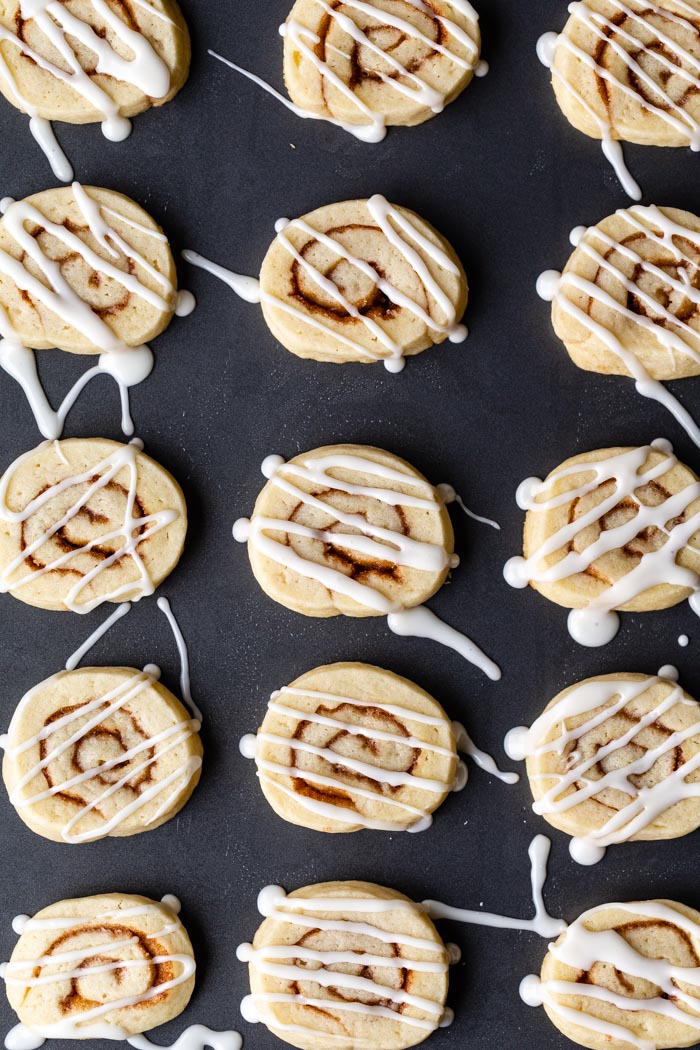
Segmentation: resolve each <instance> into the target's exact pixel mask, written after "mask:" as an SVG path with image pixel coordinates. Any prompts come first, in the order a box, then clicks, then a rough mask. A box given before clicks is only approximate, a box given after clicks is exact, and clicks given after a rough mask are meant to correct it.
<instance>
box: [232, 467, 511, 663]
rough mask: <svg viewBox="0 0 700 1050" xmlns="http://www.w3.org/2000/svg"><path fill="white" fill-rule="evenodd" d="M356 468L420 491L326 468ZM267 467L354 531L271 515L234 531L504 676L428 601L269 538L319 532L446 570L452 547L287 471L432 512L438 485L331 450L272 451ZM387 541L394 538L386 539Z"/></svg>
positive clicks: (352, 547) (392, 624)
mask: <svg viewBox="0 0 700 1050" xmlns="http://www.w3.org/2000/svg"><path fill="white" fill-rule="evenodd" d="M339 467H340V468H344V469H348V470H358V471H360V472H361V473H364V474H369V475H371V476H372V477H376V478H377V479H378V480H379V481H382V480H384V481H393V482H395V483H399V484H403V485H406V484H408V485H410V486H411V487H413V488H417V489H418V490H419V491H420V492H421V493H422V495H421V496H412V495H406V494H404V493H402V492H399V491H397V490H396V489H392V488H380V487H374V486H371V487H366V486H362V485H360V486H358V485H352V484H350V483H348V482H344V481H339V480H338V479H336V478H334V477H333V476H332V475H331V474H330V473H328V471H330V470H332V469H333V468H339ZM262 471H263V474H264V475H265V476H266V477H267V478H268V479H269V480H270V481H272V482H273V483H274V484H275V485H276V486H277V487H278V488H280V489H282V491H284V492H286V493H288V494H290V495H293V496H294V497H295V498H296V499H298V500H299V503H301V504H304V505H306V506H310V507H315V508H317V509H320V510H322V511H323V512H324V514H327V515H328V516H329V517H331V518H333V519H334V520H335V521H337V522H338V523H339V524H342V525H344V526H346V527H350V528H352V529H353V530H354V531H353V532H352V533H346V532H343V533H337V532H333V531H329V530H321V529H313V528H309V527H308V526H306V525H302V524H300V523H299V522H296V521H290V520H282V519H279V518H268V517H265V516H264V515H257V514H256V515H255V516H254V517H253V518H252V519H248V518H239V519H238V520H237V521H236V522H235V524H234V526H233V536H234V539H235V540H237V541H238V542H239V543H245V542H247V543H249V544H250V545H251V546H252V547H254V548H255V549H256V550H258V551H259V552H260V553H261V554H263V555H265V557H268V558H270V559H271V560H272V561H275V562H277V563H278V564H280V565H284V566H286V568H288V569H291V570H293V571H294V572H296V573H298V574H299V575H300V576H303V577H305V578H307V579H312V580H316V581H317V582H318V583H320V584H322V585H323V586H324V587H326V588H328V590H329V591H336V592H337V593H338V594H342V595H345V596H346V597H348V598H351V599H352V600H353V601H356V602H357V603H358V604H359V605H363V606H365V607H366V608H368V609H372V610H373V611H374V612H375V613H376V614H378V615H383V616H386V617H387V623H388V626H389V629H390V630H391V631H393V632H394V633H395V634H398V635H402V636H407V637H417V638H430V639H432V640H433V641H437V642H439V643H440V644H442V645H446V646H448V647H449V648H452V649H454V650H455V651H456V652H459V653H460V654H461V655H462V656H463V657H464V658H465V659H466V660H469V661H470V662H471V663H473V664H475V665H476V666H477V667H479V668H480V669H481V670H482V671H483V672H484V674H486V675H488V677H489V678H491V679H492V680H493V681H497V680H498V679H499V678H500V676H501V671H500V668H499V667H498V666H497V665H496V664H495V663H494V662H493V661H492V660H490V659H489V657H487V656H486V655H485V653H483V652H482V651H481V650H480V649H479V648H478V646H476V645H475V643H474V642H472V641H471V639H469V638H467V637H466V636H465V635H463V634H461V633H460V632H459V631H456V630H455V629H454V628H452V627H449V626H448V625H447V624H444V623H443V622H442V621H441V620H439V619H438V617H437V616H435V614H434V613H432V612H431V611H430V610H429V609H426V608H424V607H422V606H421V607H419V608H412V609H404V608H402V607H401V606H400V605H398V604H397V603H396V602H393V601H392V600H391V599H390V598H387V597H386V595H384V594H383V593H381V591H379V590H377V589H376V588H375V587H373V586H372V585H371V584H369V583H363V582H362V581H361V580H356V579H353V578H352V577H350V576H346V575H345V574H344V573H342V572H340V571H339V570H338V569H333V568H331V567H330V566H329V565H324V564H320V563H318V562H314V561H311V560H309V559H307V558H304V557H303V556H302V555H300V554H298V553H297V551H296V550H294V548H293V547H291V546H290V545H288V544H287V543H281V542H279V541H278V540H275V539H272V537H271V536H270V535H268V533H269V532H281V533H284V535H285V536H300V537H305V538H309V539H314V540H321V541H324V540H326V539H328V542H331V543H335V544H339V543H341V542H342V546H343V548H344V549H346V550H348V551H351V552H356V553H358V554H362V555H364V556H368V557H373V558H376V559H377V560H379V561H391V562H393V564H394V565H397V566H408V567H410V568H413V569H417V570H423V571H426V572H441V571H444V570H446V569H448V568H452V567H455V566H456V565H457V564H458V559H456V558H455V556H452V555H449V554H448V553H447V551H446V550H445V548H444V547H441V546H438V545H437V544H434V543H428V542H424V541H421V540H414V539H412V538H411V537H410V536H406V535H404V534H403V533H401V532H398V531H396V530H393V529H387V528H383V527H381V526H375V525H372V524H371V523H370V522H368V521H366V520H365V518H364V516H362V515H360V514H348V513H345V512H343V511H341V510H338V509H337V508H336V507H334V506H333V505H332V504H331V503H330V502H327V501H326V500H324V499H323V498H322V497H321V496H313V495H311V494H309V493H307V492H305V491H304V490H303V489H302V488H300V487H299V486H297V485H295V484H294V483H293V481H291V480H289V479H290V478H295V477H298V478H301V479H304V480H306V481H310V482H312V483H313V484H314V485H317V486H320V487H325V488H326V489H327V490H330V491H339V492H344V493H349V494H351V495H356V496H366V497H369V498H370V499H374V500H377V501H379V502H380V503H383V504H385V505H387V506H391V507H402V506H403V507H414V508H418V509H421V510H425V511H428V512H431V511H435V510H436V509H439V507H440V505H441V504H440V500H439V498H438V495H437V492H436V490H435V489H434V488H433V486H432V485H430V484H429V482H427V481H421V480H419V479H416V478H412V477H410V476H408V475H406V474H403V473H401V472H399V471H396V470H392V469H391V468H389V467H384V466H382V465H381V464H379V463H376V462H374V461H373V460H371V459H366V458H364V457H356V456H349V455H332V454H331V455H328V456H325V457H324V458H323V459H313V460H311V459H309V460H307V461H306V462H305V463H303V464H296V463H294V464H293V463H286V462H285V461H284V459H282V457H281V456H268V457H267V459H265V460H264V462H263V465H262ZM388 544H390V545H391V546H388Z"/></svg>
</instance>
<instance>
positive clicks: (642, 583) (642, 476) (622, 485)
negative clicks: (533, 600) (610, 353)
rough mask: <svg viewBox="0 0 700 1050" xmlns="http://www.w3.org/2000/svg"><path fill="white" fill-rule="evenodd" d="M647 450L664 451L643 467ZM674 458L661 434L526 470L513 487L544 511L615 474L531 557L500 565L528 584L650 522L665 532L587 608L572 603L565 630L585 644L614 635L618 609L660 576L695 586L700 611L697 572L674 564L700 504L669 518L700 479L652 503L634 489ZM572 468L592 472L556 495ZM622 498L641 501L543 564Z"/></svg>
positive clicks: (695, 524) (587, 558)
mask: <svg viewBox="0 0 700 1050" xmlns="http://www.w3.org/2000/svg"><path fill="white" fill-rule="evenodd" d="M652 451H656V452H661V453H662V454H663V458H662V459H661V461H660V462H659V463H657V464H656V465H655V466H653V467H649V468H647V469H646V470H644V471H643V472H642V468H643V467H644V464H645V463H646V461H647V459H648V457H649V455H650V454H651V453H652ZM677 463H678V460H677V459H676V457H675V455H674V454H673V448H672V446H671V445H670V443H669V442H668V441H665V440H662V439H658V440H656V441H653V442H652V444H651V445H644V446H641V447H640V448H632V449H630V450H628V451H625V452H621V453H618V454H617V455H613V456H610V457H609V458H607V459H600V460H597V461H595V462H587V463H576V464H573V465H572V466H568V467H565V468H562V469H560V470H557V471H555V472H554V473H553V474H551V475H550V477H549V478H548V479H547V480H546V481H541V480H540V479H539V478H528V479H527V480H526V481H524V482H523V483H522V484H521V485H520V487H519V489H518V494H517V502H518V506H519V507H521V508H522V509H523V510H528V511H530V512H534V513H536V512H540V513H544V512H547V511H549V510H553V509H555V508H557V507H561V506H562V505H564V504H566V503H569V502H571V501H573V500H576V499H580V498H582V497H583V496H585V495H586V494H588V493H589V492H592V491H594V490H595V489H596V488H598V486H599V485H602V484H604V483H605V482H606V481H614V482H615V485H614V490H613V492H612V494H611V495H610V496H608V497H607V498H606V499H604V500H603V501H602V502H601V503H599V504H598V505H597V506H596V507H593V508H592V509H591V510H589V511H588V512H587V513H586V514H583V515H581V517H580V518H578V519H577V520H574V521H572V522H570V523H569V524H567V525H564V526H562V527H561V528H559V529H557V531H556V532H554V533H553V534H552V535H551V536H550V537H549V538H548V539H546V540H545V541H544V542H543V543H542V544H541V545H540V546H539V547H538V549H537V550H536V551H534V553H533V554H531V555H530V557H529V558H524V557H516V558H511V559H510V561H508V562H507V563H506V566H505V569H504V575H505V578H506V580H507V582H508V583H509V584H510V585H511V586H512V587H526V586H527V585H528V584H529V583H531V582H532V581H533V580H536V581H542V582H544V581H547V582H551V581H557V580H564V579H566V578H568V577H569V576H573V575H575V574H576V573H579V572H584V571H585V570H586V569H587V568H588V567H589V566H590V565H591V564H592V563H593V562H595V561H596V560H597V559H598V558H600V557H602V556H603V555H604V554H607V553H609V552H610V551H613V550H616V549H617V548H619V547H623V546H624V545H625V544H626V543H629V542H630V541H631V540H632V539H634V537H635V536H637V535H638V534H639V533H640V532H641V531H643V530H644V529H651V528H654V529H657V530H658V531H659V532H662V533H664V534H665V536H666V542H665V543H664V544H663V546H661V547H659V548H658V549H657V550H654V551H649V552H648V553H647V554H645V555H644V557H642V558H641V559H640V561H639V562H638V563H637V565H636V566H635V567H634V568H633V569H631V570H630V571H629V572H628V573H626V574H625V575H624V576H622V577H621V578H620V579H619V580H617V581H616V582H615V583H612V584H611V585H610V586H609V587H606V588H605V589H604V590H603V591H601V592H600V594H599V595H598V596H597V597H595V598H592V599H591V600H590V601H589V602H588V604H587V606H586V607H585V608H583V609H574V610H572V612H571V613H570V615H569V630H570V631H571V633H572V634H573V636H574V638H575V639H576V640H577V641H582V642H583V644H588V645H599V644H604V643H605V642H607V641H609V640H610V638H612V637H614V635H615V633H616V632H617V628H618V626H619V617H618V615H617V613H616V612H615V610H616V609H618V608H619V607H620V606H622V605H625V604H626V603H627V602H630V601H632V600H633V599H635V598H637V597H638V596H639V595H640V594H643V593H644V591H646V590H648V589H649V588H651V587H655V586H658V585H660V584H668V585H673V586H677V587H687V588H689V589H690V590H692V591H693V596H692V597H691V599H690V605H691V608H692V609H693V611H694V612H699V610H698V603H697V600H696V599H697V595H698V592H699V591H700V578H699V577H698V575H697V574H696V573H695V572H693V571H692V570H691V569H686V568H683V567H682V566H681V565H679V564H678V563H677V561H676V558H677V556H678V554H679V553H680V552H681V551H682V550H683V549H684V548H685V547H686V546H687V544H688V543H689V542H690V540H691V539H692V537H693V535H694V534H695V532H697V530H698V529H700V510H698V511H696V512H695V513H694V514H690V515H686V517H685V520H683V521H680V522H674V519H676V518H677V517H680V516H683V515H684V514H685V512H686V511H687V510H688V508H689V507H690V506H691V504H692V503H693V502H695V501H696V500H697V499H698V498H700V482H692V483H690V484H689V485H687V486H686V487H685V488H683V489H682V490H681V491H680V492H678V493H676V494H675V495H672V496H669V497H668V499H665V500H663V502H661V503H659V504H658V505H657V506H647V505H645V504H644V503H642V502H641V500H640V499H639V498H638V496H637V494H636V492H637V490H638V489H640V488H642V487H643V486H644V485H646V484H648V483H649V482H651V481H654V480H656V479H659V478H663V476H664V475H665V474H667V473H668V472H669V471H670V470H672V469H673V468H674V467H675V466H676V464H677ZM577 474H578V475H585V476H587V477H588V479H589V480H587V481H584V482H581V483H580V484H579V485H578V486H576V487H574V488H570V489H567V490H566V491H565V492H562V493H561V494H560V495H557V496H555V495H552V493H553V490H554V487H555V485H556V483H557V482H558V481H560V480H562V479H565V478H567V477H569V476H571V475H577ZM621 500H625V501H626V502H627V503H634V504H636V506H637V508H638V511H637V513H636V514H635V515H634V517H632V518H631V519H630V520H629V521H628V522H626V523H625V524H624V525H620V526H618V527H616V528H611V529H603V530H601V532H600V535H599V537H598V539H597V540H595V541H594V542H593V543H591V544H589V545H588V546H587V547H585V549H583V550H582V551H575V550H571V551H569V552H568V553H567V554H565V556H564V557H563V558H561V559H560V560H559V561H557V562H555V563H554V564H551V565H549V567H546V566H545V565H544V564H543V559H545V558H547V557H548V556H549V555H552V554H554V553H555V552H557V551H560V550H562V548H565V547H566V546H567V544H569V543H571V542H572V540H573V539H574V538H575V537H576V536H578V535H579V533H580V532H582V531H583V530H584V529H586V528H587V527H588V526H589V525H592V524H594V523H595V522H598V521H600V520H601V518H603V517H604V516H605V515H606V514H608V513H609V512H610V511H611V510H612V509H613V508H614V507H616V506H617V504H618V503H620V501H621ZM699 614H700V613H699Z"/></svg>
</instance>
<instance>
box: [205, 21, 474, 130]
mask: <svg viewBox="0 0 700 1050" xmlns="http://www.w3.org/2000/svg"><path fill="white" fill-rule="evenodd" d="M280 33H281V34H282V36H283V37H284V79H285V83H286V85H287V89H288V91H289V95H290V98H291V102H290V101H289V100H288V99H286V98H285V97H284V96H283V95H281V94H280V93H279V92H277V91H275V90H274V88H272V87H271V86H270V85H269V84H266V83H265V81H263V80H261V79H260V77H257V76H255V74H253V73H249V72H248V71H247V70H246V69H242V68H241V67H240V66H237V65H236V64H235V63H234V62H230V61H229V60H228V59H226V58H223V57H222V56H221V55H219V54H217V53H216V52H215V51H210V52H209V53H210V54H211V55H212V56H213V57H214V58H217V59H219V60H220V61H221V62H223V63H224V64H225V65H227V66H229V67H230V68H232V69H234V70H236V71H237V72H238V73H242V74H243V76H246V77H248V78H249V79H250V80H253V81H254V82H255V83H256V84H258V85H259V86H260V87H262V88H263V89H265V90H266V91H268V92H269V93H270V94H271V95H274V96H275V98H277V99H278V101H280V102H281V103H282V104H283V105H285V106H286V107H287V108H288V109H290V110H292V112H294V113H296V114H297V115H298V116H300V117H304V118H311V119H313V120H325V121H328V122H329V123H331V124H335V125H337V126H338V127H341V128H343V130H345V131H347V132H349V133H350V134H351V135H354V136H355V137H356V138H359V139H362V141H363V142H380V141H381V140H382V139H383V138H384V137H385V135H386V129H387V127H388V126H390V125H397V124H402V125H408V126H410V125H414V124H422V123H423V121H426V120H429V119H430V118H431V117H433V116H435V114H437V113H441V112H442V110H443V109H444V108H445V106H446V105H447V104H448V103H449V102H452V101H453V99H455V98H456V97H457V96H458V95H459V94H460V93H461V92H462V91H463V90H464V88H465V87H466V86H467V85H468V84H469V83H470V81H471V79H472V77H473V76H474V75H475V74H476V76H483V75H484V74H485V73H487V72H488V66H487V64H486V63H485V62H481V61H480V59H479V53H480V50H481V33H480V31H479V16H478V15H477V13H476V11H475V10H474V8H473V7H472V5H471V4H470V3H469V0H449V2H445V0H432V2H431V3H430V4H428V3H423V0H296V3H295V4H294V7H293V8H292V10H291V12H290V14H289V17H288V18H287V21H286V22H285V23H284V25H282V26H280Z"/></svg>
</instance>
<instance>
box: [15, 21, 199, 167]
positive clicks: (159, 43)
mask: <svg viewBox="0 0 700 1050" xmlns="http://www.w3.org/2000/svg"><path fill="white" fill-rule="evenodd" d="M189 64H190V40H189V34H188V31H187V26H186V24H185V21H184V19H183V17H182V14H181V13H180V9H179V7H178V6H177V4H176V3H175V0H127V2H126V3H125V2H121V0H120V2H116V0H80V3H71V4H70V5H69V4H67V3H65V2H59V0H7V2H6V3H4V4H3V6H2V8H0V92H2V94H3V95H4V96H5V98H6V99H7V100H8V101H9V102H11V103H12V105H13V106H16V108H17V109H19V110H21V112H22V113H26V114H28V116H29V117H30V122H29V126H30V129H31V132H32V134H33V136H34V138H35V139H36V141H37V143H38V145H39V146H40V147H41V149H42V150H43V151H44V153H45V154H46V157H47V159H48V160H49V162H50V164H51V167H52V169H53V172H54V174H55V175H56V177H57V178H59V179H62V180H63V181H64V182H70V180H71V179H72V178H73V171H72V168H71V166H70V164H69V162H68V160H67V159H66V157H65V155H64V153H63V151H62V150H61V148H60V146H59V145H58V142H57V141H56V138H55V135H54V133H53V130H52V127H51V123H50V122H51V121H52V120H60V121H65V122H66V123H69V124H88V123H91V122H97V121H99V122H100V123H101V124H102V131H103V133H104V135H105V138H108V139H110V140H111V141H113V142H118V141H121V140H122V139H125V138H126V137H127V136H128V135H129V133H130V131H131V123H130V121H129V120H128V118H129V117H133V116H136V114H137V113H142V112H143V111H144V110H146V109H149V108H150V107H151V106H162V105H163V104H164V103H165V102H168V101H170V99H171V98H173V97H174V96H175V95H176V94H177V92H178V91H179V90H180V88H181V87H182V85H183V84H184V82H185V80H186V79H187V74H188V71H189Z"/></svg>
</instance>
